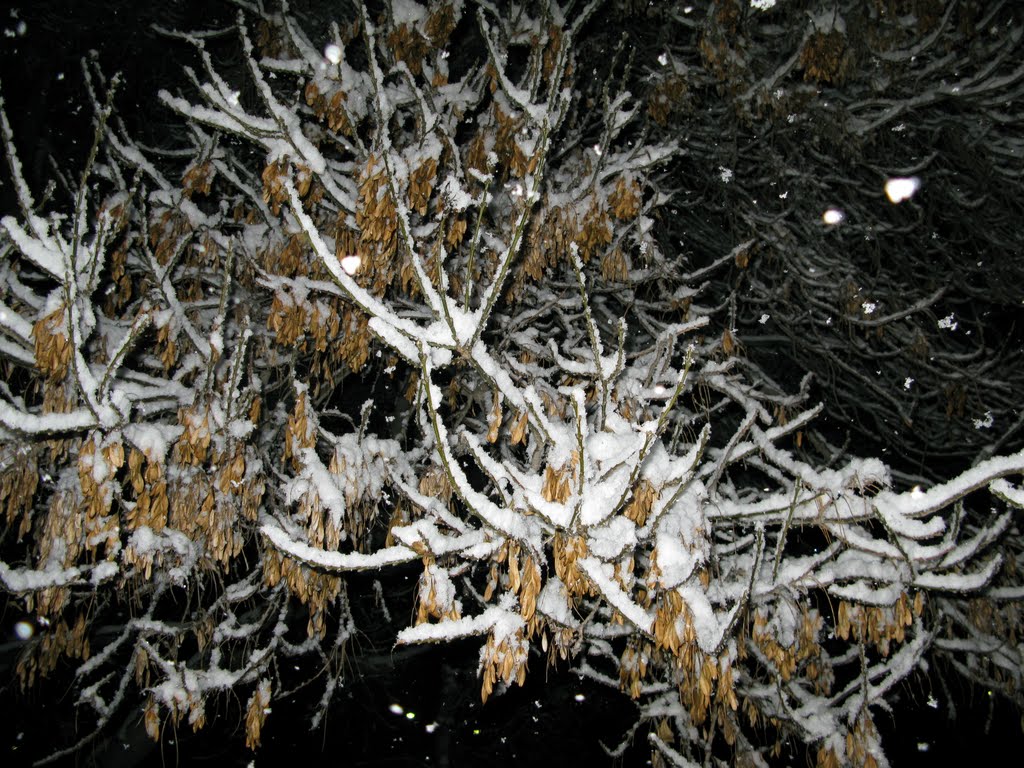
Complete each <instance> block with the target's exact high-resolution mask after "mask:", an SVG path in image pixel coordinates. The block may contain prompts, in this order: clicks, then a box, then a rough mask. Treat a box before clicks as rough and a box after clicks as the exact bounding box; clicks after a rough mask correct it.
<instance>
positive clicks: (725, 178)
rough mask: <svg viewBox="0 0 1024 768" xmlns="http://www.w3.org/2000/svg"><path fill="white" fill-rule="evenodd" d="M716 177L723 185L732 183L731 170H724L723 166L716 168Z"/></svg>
mask: <svg viewBox="0 0 1024 768" xmlns="http://www.w3.org/2000/svg"><path fill="white" fill-rule="evenodd" d="M718 177H719V178H720V179H721V180H722V183H723V184H728V183H729V182H730V181H732V169H731V168H726V167H725V166H724V165H720V166H718Z"/></svg>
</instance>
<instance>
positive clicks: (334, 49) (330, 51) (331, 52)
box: [324, 43, 341, 64]
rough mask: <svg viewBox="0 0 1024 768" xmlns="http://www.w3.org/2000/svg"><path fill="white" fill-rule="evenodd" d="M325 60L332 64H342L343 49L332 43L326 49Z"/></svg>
mask: <svg viewBox="0 0 1024 768" xmlns="http://www.w3.org/2000/svg"><path fill="white" fill-rule="evenodd" d="M324 58H325V59H327V60H328V61H329V62H331V64H339V63H341V47H340V46H337V45H335V44H334V43H331V44H330V45H328V46H327V47H326V48H324Z"/></svg>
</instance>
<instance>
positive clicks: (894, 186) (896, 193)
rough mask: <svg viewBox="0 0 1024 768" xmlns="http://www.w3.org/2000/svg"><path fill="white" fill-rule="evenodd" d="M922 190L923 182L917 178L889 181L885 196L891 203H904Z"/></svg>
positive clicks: (886, 184) (886, 185)
mask: <svg viewBox="0 0 1024 768" xmlns="http://www.w3.org/2000/svg"><path fill="white" fill-rule="evenodd" d="M920 188H921V180H920V179H919V178H917V177H916V176H910V177H907V178H895V179H889V180H888V181H886V182H885V195H886V197H888V198H889V202H891V203H902V202H903V201H904V200H909V199H910V198H912V197H913V196H914V193H915V192H917V190H918V189H920Z"/></svg>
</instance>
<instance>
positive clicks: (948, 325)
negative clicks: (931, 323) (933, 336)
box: [939, 312, 957, 331]
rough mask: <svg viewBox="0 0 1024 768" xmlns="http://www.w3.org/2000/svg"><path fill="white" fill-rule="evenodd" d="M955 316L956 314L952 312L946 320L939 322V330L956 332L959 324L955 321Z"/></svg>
mask: <svg viewBox="0 0 1024 768" xmlns="http://www.w3.org/2000/svg"><path fill="white" fill-rule="evenodd" d="M953 315H954V313H952V312H950V313H949V314H948V315H946V316H945V317H944V318H942V319H941V320H939V328H944V329H946V330H950V331H955V330H956V326H957V322H956V320H954V319H953Z"/></svg>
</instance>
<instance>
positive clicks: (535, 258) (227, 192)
mask: <svg viewBox="0 0 1024 768" xmlns="http://www.w3.org/2000/svg"><path fill="white" fill-rule="evenodd" d="M605 12H606V11H604V10H603V9H602V8H601V4H600V3H598V2H593V3H589V4H581V3H569V4H568V5H567V7H561V6H559V5H558V4H556V3H553V2H538V3H527V4H525V5H522V6H520V5H518V4H507V5H505V4H503V5H501V6H500V7H495V6H493V5H491V4H489V3H485V2H480V3H463V2H461V0H447V1H438V2H432V3H430V4H427V5H421V4H417V3H413V2H411V1H410V0H391V2H388V3H385V4H381V5H376V4H375V5H373V7H370V8H367V7H365V6H362V5H360V6H358V7H357V8H356V9H355V10H354V12H353V13H352V14H351V15H349V16H347V17H346V18H344V19H341V20H340V21H339V22H338V23H334V24H330V25H328V26H327V27H326V28H317V29H307V28H304V27H303V25H301V24H300V23H299V22H298V21H297V20H296V18H295V17H294V16H293V15H292V14H291V12H290V11H289V9H288V7H287V6H284V7H282V9H281V11H280V12H279V13H274V14H270V13H266V14H258V13H255V11H252V12H250V14H249V15H246V14H243V15H240V17H239V19H238V24H237V28H236V29H235V30H234V33H233V34H234V35H235V37H236V39H237V40H238V45H239V47H240V59H239V60H240V62H241V66H240V67H237V68H236V69H235V71H234V74H233V76H232V78H233V79H232V78H229V76H228V75H226V74H222V73H221V72H219V71H218V69H217V67H216V66H215V65H214V58H213V56H212V55H211V54H210V53H209V50H208V48H209V47H210V46H211V45H213V44H215V42H216V41H218V40H219V39H220V38H219V37H215V36H212V35H205V34H199V33H195V34H190V35H189V34H183V35H182V38H183V39H184V40H185V41H187V42H189V43H191V44H192V45H193V46H194V47H195V49H196V51H197V57H198V61H199V62H200V63H201V64H202V69H200V70H197V71H191V70H190V71H189V72H188V74H189V77H190V79H191V81H192V84H193V86H194V87H193V88H192V89H191V90H190V91H187V92H183V93H170V92H164V93H161V100H162V101H163V103H164V104H165V105H166V106H167V107H169V108H170V109H171V110H173V111H174V112H176V113H177V114H178V116H179V117H180V120H181V124H182V144H181V145H180V146H178V147H175V148H173V149H169V150H165V151H162V152H153V151H149V150H147V149H144V148H143V147H141V146H139V145H138V144H136V143H135V142H134V141H133V139H132V137H131V136H130V135H127V133H126V132H125V131H124V130H123V129H122V127H121V126H120V125H119V123H118V122H117V121H116V119H114V118H113V116H112V115H111V109H110V104H111V103H112V102H111V94H112V93H113V92H114V91H115V89H116V83H115V82H106V81H104V80H103V78H102V77H101V76H100V75H99V74H98V73H96V72H95V71H93V72H92V75H91V79H90V85H91V89H92V90H91V93H92V96H93V99H94V101H95V102H96V104H97V118H96V132H95V133H96V142H95V146H94V150H93V152H92V153H91V155H90V158H89V161H88V164H87V166H86V169H85V172H84V173H83V174H82V176H81V178H80V179H78V180H77V181H74V182H71V183H69V184H67V188H68V193H69V195H70V197H69V199H68V200H67V204H66V205H65V206H64V207H63V208H62V207H61V205H60V204H59V203H57V204H52V205H51V204H49V203H47V204H46V205H42V204H38V203H37V202H36V201H35V199H34V197H33V191H32V190H30V189H29V188H28V187H27V185H26V184H25V183H24V181H23V177H22V173H21V169H20V166H19V163H18V160H17V151H16V148H15V141H14V137H12V132H11V129H10V126H9V123H8V121H7V118H6V117H4V118H3V119H2V123H0V127H2V132H3V139H4V143H5V146H6V152H7V157H8V161H9V166H10V175H11V178H12V180H13V183H14V184H15V185H16V188H17V191H18V197H19V200H20V204H21V211H20V214H18V215H12V216H6V217H4V218H3V219H2V222H0V224H2V237H3V240H2V248H3V254H4V260H3V270H4V280H3V284H2V296H0V298H2V301H3V305H2V306H0V328H2V330H3V332H4V334H3V338H2V339H0V352H2V353H3V357H4V363H3V365H4V377H3V381H4V384H3V399H2V400H0V424H2V428H3V441H2V445H0V451H2V461H0V473H2V481H0V503H2V505H3V509H4V514H5V519H6V522H7V526H6V531H5V534H4V538H3V543H2V556H3V561H2V562H0V583H2V584H3V587H4V589H6V590H7V591H8V592H10V593H12V594H13V595H16V596H17V599H19V600H20V601H22V602H23V604H24V605H25V606H26V607H27V609H28V610H30V611H32V612H33V613H34V614H35V616H36V617H37V620H38V623H39V624H40V625H41V626H43V627H44V631H42V632H41V633H40V634H39V635H38V636H37V637H35V638H33V639H32V640H31V641H30V642H29V643H28V644H27V645H26V648H25V652H24V654H23V656H22V658H21V659H20V661H19V664H18V674H19V676H20V678H21V680H22V682H23V684H25V685H31V684H32V683H33V681H34V680H35V679H37V678H38V677H40V676H44V675H47V674H48V673H51V672H53V670H54V669H55V668H56V667H57V665H58V664H59V663H60V662H61V660H62V659H65V658H70V659H73V660H75V661H74V665H75V672H74V677H75V682H76V691H77V695H78V705H79V708H80V710H81V712H80V720H79V721H80V722H81V723H82V724H83V732H82V734H81V740H80V741H78V742H76V744H69V745H67V749H73V748H75V747H76V746H79V745H80V744H81V743H83V742H84V741H87V740H89V739H90V738H92V737H93V736H94V734H96V733H98V732H100V730H101V729H102V728H103V727H104V726H106V725H107V724H108V723H109V722H111V719H112V718H113V717H114V716H115V714H116V713H117V712H118V711H119V710H121V709H123V708H124V707H128V706H134V705H135V703H136V702H139V701H142V702H143V706H144V711H145V716H144V720H145V725H146V728H147V730H148V731H149V732H150V734H151V735H153V736H154V737H156V736H158V735H159V732H160V729H161V727H162V726H163V724H164V723H166V722H167V721H168V720H171V721H173V722H174V723H178V722H179V721H187V722H188V723H189V724H190V725H191V726H192V727H193V728H197V729H198V728H200V727H202V726H203V725H204V724H205V722H206V719H207V707H208V705H209V704H210V702H211V700H212V698H214V697H219V696H222V695H225V694H226V693H228V692H230V691H233V692H235V693H236V694H241V695H243V696H245V697H248V714H247V717H246V736H247V743H248V744H249V745H251V746H255V745H257V744H258V743H259V740H260V732H261V728H262V726H263V723H264V719H265V717H266V713H267V711H268V709H269V706H270V704H271V702H272V701H273V700H274V696H275V690H276V689H275V686H276V685H277V684H278V682H277V681H278V679H279V677H278V674H277V665H278V664H279V663H280V662H281V660H283V659H285V658H291V657H296V656H301V655H309V656H312V657H315V658H321V659H323V660H324V664H325V666H328V667H329V674H327V675H326V676H325V679H326V681H327V682H326V686H325V687H324V689H323V698H322V701H321V707H320V709H321V712H322V711H323V710H325V709H326V708H327V707H329V706H330V702H331V698H332V696H333V694H334V692H335V689H336V686H337V683H338V676H339V675H340V670H339V669H338V667H337V666H336V665H332V664H329V663H328V660H329V658H330V654H331V652H332V649H333V650H336V649H339V648H342V647H343V646H344V645H345V644H346V643H347V642H348V640H349V638H350V637H351V635H352V633H353V632H354V631H355V627H354V625H353V619H352V612H351V610H350V596H349V594H348V592H347V590H346V583H347V582H346V579H347V577H346V574H347V573H349V572H351V571H355V570H385V569H388V568H389V567H393V566H396V565H398V564H402V563H411V562H418V563H421V564H422V569H423V570H422V576H421V577H420V581H419V585H418V590H417V596H416V602H415V605H414V606H411V608H412V610H413V618H412V621H411V625H410V626H409V627H407V628H406V629H403V630H402V631H401V632H399V633H398V636H397V638H396V641H397V643H399V644H415V643H432V642H446V641H449V640H452V639H454V638H460V637H465V636H479V637H480V639H481V640H480V643H481V649H480V657H479V669H478V671H479V677H480V685H481V696H482V697H483V698H484V699H485V700H486V699H487V697H488V696H489V695H490V694H491V693H492V692H493V691H494V689H495V688H496V687H497V686H499V685H502V684H504V685H511V684H514V683H522V682H523V680H524V679H525V676H526V675H527V667H528V663H529V662H530V661H531V659H532V661H533V665H532V668H531V670H532V671H531V672H530V674H537V673H538V669H539V668H541V667H543V665H544V664H546V663H549V664H557V663H560V662H568V663H571V664H573V665H575V666H576V667H577V668H578V669H580V670H581V671H582V672H583V673H585V674H587V675H589V676H590V677H592V678H593V679H595V680H598V681H602V682H606V683H607V684H608V685H609V686H610V687H611V688H618V689H621V690H622V691H623V692H624V693H625V694H626V695H628V696H630V697H632V698H633V699H634V700H636V702H637V705H638V716H637V722H636V726H635V728H634V729H633V730H632V731H630V732H629V734H628V735H627V738H626V740H625V741H624V742H623V743H622V744H621V745H619V746H618V747H617V748H616V747H614V746H611V748H612V749H617V750H618V751H619V752H622V751H624V750H625V749H626V748H627V747H628V745H629V742H630V741H631V739H632V738H633V735H634V734H635V733H637V732H639V733H642V734H646V737H647V739H648V740H649V741H650V744H651V746H652V749H653V750H654V753H655V756H656V759H657V760H659V761H668V762H670V763H672V764H677V765H689V764H691V762H692V761H703V760H706V759H711V758H712V757H713V755H714V754H722V752H721V747H720V745H723V744H724V745H726V747H727V748H728V749H730V750H732V753H733V754H734V757H735V759H736V761H738V762H741V763H742V764H745V765H763V764H766V762H767V761H769V760H770V758H771V755H772V754H773V753H777V752H778V751H779V750H780V749H781V745H782V744H783V743H784V742H786V741H790V742H793V743H797V744H805V745H807V746H808V748H809V750H810V752H811V754H813V755H814V756H815V757H816V759H817V761H818V763H819V764H820V765H822V766H838V765H858V766H869V765H884V764H886V761H885V756H884V752H883V750H882V746H881V744H880V743H879V739H878V735H877V730H876V729H875V726H874V724H873V719H872V718H873V714H872V713H873V712H874V711H875V710H876V708H877V707H879V706H884V705H885V702H886V698H887V696H888V695H889V694H890V693H891V692H892V690H893V687H894V686H896V685H897V684H898V683H900V682H901V681H903V680H904V679H906V678H907V677H908V676H909V675H911V674H913V673H914V671H915V669H918V668H919V667H920V666H921V665H922V664H924V662H925V659H926V658H927V656H928V655H929V654H930V653H932V652H933V651H934V650H936V649H940V650H942V651H943V652H945V653H947V654H949V655H950V656H951V658H953V659H954V660H955V662H956V663H959V664H961V665H962V667H963V670H964V671H965V672H966V673H967V674H968V675H973V676H976V677H981V676H987V678H986V679H990V680H991V681H993V683H994V684H995V683H998V685H999V689H1000V690H1001V691H1002V692H1004V693H1007V694H1009V695H1011V696H1013V695H1017V694H1016V693H1015V692H1016V691H1017V690H1019V684H1020V682H1021V680H1020V676H1021V669H1022V668H1024V665H1022V661H1024V659H1022V658H1021V657H1022V653H1024V649H1022V648H1021V646H1020V645H1019V644H1018V643H1017V639H1016V635H1015V634H1014V633H1015V632H1016V631H1017V629H1018V623H1019V619H1018V615H1017V613H1016V605H1017V603H1016V601H1018V600H1019V598H1020V597H1021V596H1022V595H1024V590H1022V588H1021V586H1020V584H1019V579H1018V578H1017V576H1016V574H1017V570H1016V569H1017V568H1018V566H1019V563H1018V560H1019V557H1020V552H1019V549H1015V548H1014V545H1011V544H1010V543H1008V542H1007V541H1006V539H1007V536H1006V534H1007V532H1008V531H1010V530H1011V529H1012V527H1013V526H1014V514H1015V512H1014V510H1013V509H1012V508H1013V507H1021V506H1024V490H1021V489H1020V488H1019V487H1017V486H1015V485H1014V484H1012V482H1010V481H1009V480H1007V479H1005V478H1007V477H1008V476H1015V475H1019V474H1020V473H1021V472H1022V471H1024V455H1022V454H1020V453H1018V454H1013V455H1010V456H1003V457H992V458H988V459H986V460H984V461H979V462H978V463H976V465H975V466H974V467H973V468H972V469H970V470H968V471H967V472H965V473H963V474H961V475H959V476H957V477H954V478H951V479H949V480H948V481H946V482H944V483H939V484H936V485H934V486H933V487H931V488H928V489H922V488H920V487H914V488H902V487H900V485H899V484H898V483H897V482H896V481H894V480H893V476H892V474H891V472H890V471H889V469H888V468H887V467H886V466H885V465H884V464H883V463H882V462H881V461H879V460H877V459H858V458H853V457H851V456H849V455H847V454H846V452H844V451H842V450H840V449H836V448H833V447H831V446H829V445H827V443H824V442H822V443H820V445H822V446H823V450H822V453H821V456H820V458H819V459H815V460H811V459H809V458H808V456H809V454H805V453H804V452H803V451H802V448H801V446H802V443H803V441H804V439H805V438H804V435H805V434H809V433H810V432H809V430H811V429H812V425H813V419H814V417H815V416H816V415H817V414H818V413H819V412H820V410H821V407H820V406H819V405H816V404H814V403H811V402H808V397H807V392H808V386H809V384H808V380H807V379H806V378H805V379H804V381H803V383H802V384H801V386H800V387H799V388H796V389H795V391H787V390H785V389H783V388H782V387H780V386H778V385H776V384H775V383H774V382H773V381H772V380H770V379H769V378H768V377H767V376H766V375H765V374H763V373H762V372H760V371H759V370H758V369H757V368H756V367H754V366H752V365H751V364H750V363H749V362H748V361H745V360H743V359H742V358H740V357H739V356H738V355H737V352H738V351H739V349H738V346H737V344H736V341H735V340H734V338H733V336H732V334H731V333H730V332H729V331H728V330H727V331H726V333H724V334H723V333H721V332H720V331H718V330H714V329H715V328H720V327H721V325H722V323H727V322H729V318H728V317H725V318H723V317H721V315H727V314H728V312H729V306H728V304H727V303H726V304H724V305H722V306H715V305H713V304H708V303H706V302H705V300H704V295H705V293H706V292H707V290H708V285H707V276H708V275H709V274H711V272H709V270H708V269H705V268H700V269H696V270H693V271H687V269H686V268H685V265H684V264H683V263H682V262H681V260H680V258H679V254H678V253H677V251H676V247H675V245H674V244H673V243H672V242H670V241H669V242H663V241H661V240H660V239H659V238H658V232H659V229H663V228H664V227H663V225H659V224H658V223H657V222H658V221H661V222H664V221H665V220H666V218H668V217H670V216H672V215H673V214H672V213H671V205H672V204H673V201H672V200H671V196H670V195H669V194H668V193H667V191H666V190H668V189H670V188H673V187H675V186H677V185H678V180H673V179H670V178H666V170H665V169H666V168H669V167H671V166H670V163H672V162H673V160H675V159H677V158H678V157H679V156H680V155H681V154H682V153H685V152H688V151H689V149H688V147H687V145H686V139H685V131H680V132H679V133H678V135H677V136H676V140H675V141H673V140H671V138H672V137H671V135H670V134H667V133H665V132H663V131H660V130H658V129H657V128H656V127H655V125H657V123H658V122H659V112H658V109H657V108H654V109H651V108H650V105H651V104H657V103H661V102H657V100H655V101H654V102H652V101H650V100H647V101H644V100H643V99H642V98H641V96H640V95H637V94H634V93H633V92H631V91H630V90H629V89H628V88H627V87H626V86H627V85H629V84H631V83H633V84H635V83H637V82H638V78H637V77H636V76H635V72H634V70H633V69H632V64H633V62H632V56H631V53H630V51H629V50H627V49H626V47H621V48H618V49H610V50H608V51H607V52H606V54H607V55H606V56H605V57H604V59H603V60H602V61H601V65H600V66H601V69H600V71H599V73H598V74H599V75H600V81H599V85H596V86H595V85H594V83H595V79H594V73H593V72H586V71H582V72H581V71H580V69H581V66H580V61H579V60H578V58H577V53H578V51H579V50H580V49H581V47H582V46H583V43H582V38H583V36H584V35H585V34H586V33H587V30H589V29H593V28H594V26H595V25H599V24H601V23H605V22H607V18H608V17H607V16H602V15H601V14H602V13H605ZM589 63H593V62H589ZM595 72H597V70H596V68H595ZM658 87H660V86H658ZM652 121H653V124H652ZM657 136H666V138H665V139H664V140H660V139H657V138H655V137H657ZM709 183H710V182H709ZM58 199H59V198H58ZM61 211H63V213H61ZM752 235H757V232H753V233H752ZM755 245H756V241H755V240H753V239H749V238H748V239H743V240H739V239H738V240H736V241H735V242H728V243H725V244H724V245H723V247H722V249H721V251H720V252H718V253H715V254H704V258H706V259H708V261H709V262H710V263H711V265H712V267H711V269H712V270H713V269H714V268H715V265H720V264H726V263H733V264H740V263H742V262H745V260H746V259H748V257H749V254H750V253H751V249H752V248H753V247H754V246H755ZM801 247H803V248H808V249H809V248H810V245H802V246H801ZM978 504H981V505H985V506H986V507H987V506H991V507H992V510H993V511H992V513H991V514H984V515H968V514H967V512H966V510H967V509H968V507H969V505H974V506H977V505H978ZM997 545H999V547H1001V549H1000V548H997ZM1015 546H1017V547H1019V544H1018V545H1015ZM352 599H355V598H352ZM980 606H988V608H987V610H988V611H989V614H988V618H987V619H985V618H984V617H981V615H980V614H981V613H983V612H984V610H983V608H982V607H980ZM1006 606H1009V607H1006ZM126 609H127V610H128V612H129V614H130V618H128V619H121V620H120V621H119V620H118V619H117V616H118V615H119V611H120V612H123V611H125V610H126ZM993 617H995V618H993ZM996 622H1003V624H1002V625H999V624H997V623H996ZM101 625H102V626H104V627H105V628H106V629H105V631H104V632H103V633H98V632H96V627H98V626H101ZM111 626H116V631H115V632H110V631H109V628H110V627H111ZM183 649H187V652H186V651H183ZM983 664H984V665H987V666H983ZM86 723H88V725H85V724H86ZM638 729H639V730H638ZM715 750H718V752H715Z"/></svg>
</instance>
